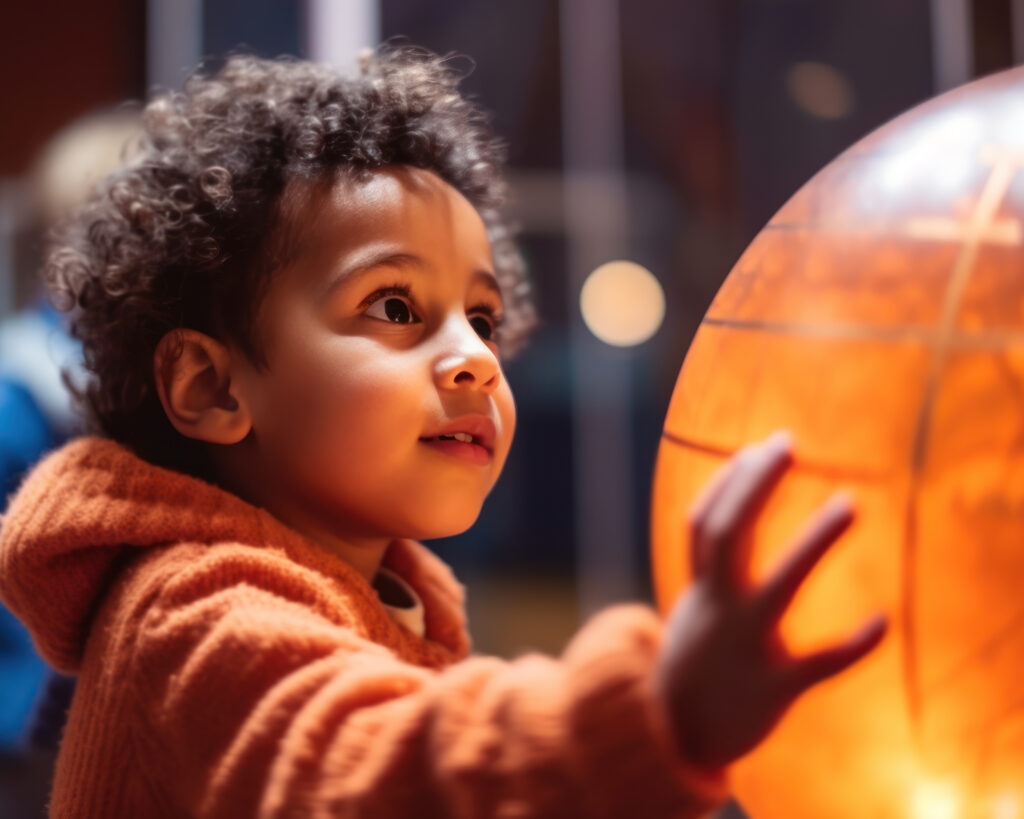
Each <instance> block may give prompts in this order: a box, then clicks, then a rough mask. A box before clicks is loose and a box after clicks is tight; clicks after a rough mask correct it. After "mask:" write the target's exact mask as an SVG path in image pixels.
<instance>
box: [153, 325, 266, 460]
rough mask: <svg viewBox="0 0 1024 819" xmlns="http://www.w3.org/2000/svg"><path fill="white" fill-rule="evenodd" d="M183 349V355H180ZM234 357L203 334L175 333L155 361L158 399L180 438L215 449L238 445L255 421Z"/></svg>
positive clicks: (163, 343)
mask: <svg viewBox="0 0 1024 819" xmlns="http://www.w3.org/2000/svg"><path fill="white" fill-rule="evenodd" d="M179 345H180V355H175V353H176V352H177V351H178V349H179ZM234 370H235V362H234V361H233V360H232V355H231V351H230V350H228V348H227V347H226V346H225V345H223V344H221V343H220V342H219V341H217V340H216V339H214V338H211V337H210V336H208V335H206V334H205V333H200V332H199V331H197V330H185V329H179V330H171V331H170V332H169V333H167V335H165V336H164V337H163V338H162V339H160V343H159V344H158V345H157V348H156V353H155V354H154V356H153V374H154V376H155V379H156V389H157V393H158V394H159V395H160V403H161V404H163V407H164V412H165V413H167V418H168V420H170V422H171V424H172V425H173V426H174V428H175V429H176V430H178V432H180V433H181V434H182V435H186V436H188V437H189V438H196V439H197V440H200V441H208V442H209V443H212V444H236V443H238V442H239V441H241V440H242V439H243V438H244V437H245V436H246V435H248V434H249V429H250V428H251V427H252V419H251V416H250V414H249V408H248V406H247V402H246V400H245V396H244V395H243V394H242V390H241V389H240V388H239V387H240V384H239V380H238V379H237V378H233V376H234V375H235V373H234Z"/></svg>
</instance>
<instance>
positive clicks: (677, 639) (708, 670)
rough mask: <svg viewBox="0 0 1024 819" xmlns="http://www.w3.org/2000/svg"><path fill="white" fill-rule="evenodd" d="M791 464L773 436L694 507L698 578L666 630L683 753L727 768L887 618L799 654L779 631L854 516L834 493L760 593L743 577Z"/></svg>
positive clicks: (671, 706) (664, 682)
mask: <svg viewBox="0 0 1024 819" xmlns="http://www.w3.org/2000/svg"><path fill="white" fill-rule="evenodd" d="M790 461H791V455H790V440H789V437H788V435H786V434H784V433H776V434H775V435H773V436H772V437H770V438H769V439H768V440H767V441H765V442H764V443H761V444H758V445H753V446H750V447H747V448H746V449H744V450H743V451H742V452H740V453H739V454H738V455H737V456H736V457H734V458H733V459H732V460H731V461H730V462H729V463H728V464H726V465H725V466H724V467H723V468H722V469H720V470H719V472H718V473H717V474H716V475H715V477H714V478H712V480H711V481H710V482H709V483H708V485H707V487H706V488H705V489H704V490H703V492H702V494H701V496H700V497H699V498H698V499H697V501H695V503H694V505H693V507H692V508H691V512H690V527H691V543H692V546H693V554H692V558H693V567H694V583H693V585H692V586H691V588H690V589H689V591H688V592H687V593H686V595H685V596H684V597H683V598H682V599H681V600H680V601H679V602H678V603H677V604H676V606H675V608H674V609H673V611H672V612H671V614H670V615H669V619H668V623H667V625H666V632H665V642H664V647H663V649H662V654H661V657H660V659H659V662H658V666H657V668H656V669H655V685H656V688H657V691H658V693H659V695H660V697H661V698H662V700H663V702H664V705H665V708H666V710H667V713H668V716H669V722H670V725H671V728H672V733H673V735H674V737H675V739H676V742H677V744H678V747H679V750H680V752H681V754H682V756H683V758H684V759H685V760H686V761H687V762H690V763H691V764H695V765H697V766H701V767H708V768H716V767H719V766H722V765H725V764H727V763H729V762H731V761H733V760H734V759H736V758H737V757H739V756H742V755H743V754H744V753H746V752H747V751H749V750H751V749H752V748H753V747H754V746H755V745H757V744H758V743H759V742H760V741H761V740H762V739H764V737H765V736H767V734H768V733H769V731H771V729H772V727H773V726H774V725H775V723H776V722H777V721H778V719H779V718H780V717H781V716H782V714H783V712H785V710H786V709H787V708H788V707H789V705H790V704H791V703H792V702H793V701H794V700H795V699H796V698H797V697H799V696H800V695H801V694H802V693H803V692H804V691H806V690H807V689H808V688H810V687H811V686H812V685H814V684H815V683H817V682H820V681H822V680H824V679H826V678H828V677H831V676H832V675H834V674H838V673H839V672H840V671H842V670H843V669H845V668H846V667H847V666H849V665H851V664H852V663H854V662H856V661H857V660H859V659H860V658H861V657H863V656H864V655H865V654H867V653H868V652H869V651H871V649H873V648H874V647H875V646H876V645H878V643H879V642H880V641H881V639H882V636H883V634H884V633H885V628H886V621H885V619H884V617H881V616H879V617H877V618H874V619H872V620H871V621H870V622H868V623H867V624H865V625H864V626H863V627H862V628H861V629H860V630H859V631H858V632H857V633H856V634H854V635H853V636H852V637H850V638H849V639H847V640H846V641H845V642H843V643H840V644H838V645H835V646H832V647H829V648H827V649H825V650H823V651H820V652H817V653H815V654H812V655H810V656H806V657H793V656H791V655H790V654H789V653H788V652H787V651H786V649H785V647H784V646H783V645H782V643H781V640H780V639H779V635H778V632H777V624H778V621H779V619H780V618H781V616H782V615H783V613H784V612H785V611H786V608H787V606H788V605H789V603H790V601H791V600H792V599H793V596H794V594H795V593H796V591H797V589H798V588H799V587H800V584H801V583H802V582H803V580H804V578H805V577H807V575H808V573H809V572H810V571H811V569H812V568H813V567H814V565H815V564H816V563H817V562H818V560H819V559H820V558H821V556H822V555H824V554H825V552H826V551H827V550H828V548H829V547H830V546H831V545H832V543H834V542H835V540H836V538H838V537H839V535H840V534H841V533H842V532H843V531H844V530H845V529H846V528H847V526H849V524H850V522H851V521H852V520H853V509H852V507H851V505H850V501H849V500H848V499H847V498H846V497H845V496H844V495H843V494H841V493H840V494H837V495H836V496H834V497H832V498H831V499H830V500H829V502H828V503H826V504H825V505H824V506H823V507H822V508H821V509H820V510H819V511H818V512H817V513H816V514H815V515H814V517H813V518H812V519H811V520H810V521H809V523H808V525H807V527H806V528H805V529H804V531H803V532H802V533H801V534H800V535H799V536H798V537H797V539H796V541H795V544H794V546H793V548H792V549H791V551H790V552H789V553H788V555H787V556H786V558H785V559H784V560H783V562H782V565H781V566H780V568H779V569H778V570H777V571H776V573H775V574H774V576H772V577H771V578H770V579H769V580H768V581H767V582H766V583H765V584H764V585H763V586H761V587H759V588H751V587H750V584H749V581H748V580H747V563H748V561H749V535H750V530H751V528H752V525H753V522H754V519H755V517H756V516H757V513H758V511H759V509H760V507H761V506H762V504H763V503H764V501H765V499H766V498H767V496H768V494H769V493H770V492H771V489H772V487H773V486H774V485H775V484H776V483H777V482H778V480H779V478H780V477H781V476H782V473H783V472H784V471H785V469H786V467H787V466H788V465H789V463H790Z"/></svg>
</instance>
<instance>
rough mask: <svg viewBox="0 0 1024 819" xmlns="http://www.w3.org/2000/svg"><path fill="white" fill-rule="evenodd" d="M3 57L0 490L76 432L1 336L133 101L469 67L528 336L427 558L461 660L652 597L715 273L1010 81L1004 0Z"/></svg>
mask: <svg viewBox="0 0 1024 819" xmlns="http://www.w3.org/2000/svg"><path fill="white" fill-rule="evenodd" d="M0 32H2V33H0V71H2V76H3V77H4V82H3V83H2V85H0V122H2V126H0V319H2V321H0V377H2V378H4V379H6V380H7V381H9V382H10V384H12V385H14V386H11V387H10V388H9V391H8V393H4V392H3V391H2V390H0V410H3V412H4V413H6V415H3V414H0V418H4V417H6V418H11V419H15V420H13V421H10V422H4V423H5V424H6V428H5V429H4V430H0V443H2V444H3V447H5V450H4V452H3V453H2V454H0V458H3V459H4V460H3V462H2V464H0V465H2V466H3V467H4V468H5V469H6V470H7V472H6V473H5V474H4V475H3V476H2V479H3V480H5V481H7V491H10V490H11V489H13V487H14V486H15V485H16V483H17V480H18V478H19V477H20V474H21V472H23V469H24V468H25V467H26V466H27V465H28V463H29V462H30V461H31V460H32V458H34V457H35V456H36V455H37V454H38V453H39V452H41V451H43V450H45V449H46V448H47V447H48V446H52V445H54V444H56V443H58V442H59V441H60V440H62V438H64V437H66V436H67V435H68V434H72V433H73V426H72V425H71V424H70V422H69V420H68V419H67V417H66V407H63V408H62V407H61V406H60V401H59V399H57V398H55V397H54V396H53V395H52V392H53V389H54V384H55V383H56V382H54V381H53V379H52V377H49V376H47V378H49V381H48V385H49V386H47V385H46V384H44V385H43V386H42V387H38V386H33V384H32V383H27V382H33V381H46V380H47V378H42V377H41V376H40V373H41V372H42V371H43V370H45V369H47V367H49V368H50V369H52V370H55V366H54V362H62V361H67V360H71V358H73V349H70V350H69V349H67V348H66V347H64V346H60V345H55V344H54V343H53V342H52V337H53V333H52V332H51V333H50V334H49V335H46V334H44V335H43V336H42V338H44V339H50V341H44V342H43V343H41V344H36V345H35V347H33V348H32V349H27V348H26V346H25V343H24V338H25V335H24V334H22V336H20V338H21V339H22V342H21V343H14V342H5V338H6V336H5V332H4V330H5V328H9V327H11V326H19V327H20V326H22V324H23V323H24V322H23V320H24V319H25V316H26V315H33V314H45V309H44V308H41V307H40V304H39V301H38V291H37V287H36V283H35V278H34V277H35V273H36V270H37V267H38V263H39V260H40V258H41V252H42V235H43V232H44V230H45V226H46V225H47V224H48V223H49V222H50V221H52V219H54V218H57V217H58V216H59V213H60V211H61V208H63V207H66V206H67V205H68V204H70V203H72V202H74V201H76V199H77V198H79V197H81V196H82V195H83V194H82V193H81V191H82V190H84V187H83V186H86V185H87V184H88V183H89V182H91V181H92V180H93V179H94V177H95V176H96V175H97V174H99V173H102V172H104V171H105V170H106V169H107V167H108V165H109V163H110V162H113V161H116V150H115V151H114V154H113V156H114V158H113V159H112V158H109V157H110V156H111V154H110V150H109V145H110V144H111V143H112V142H113V143H114V144H115V148H116V145H119V144H120V143H121V142H123V141H124V137H125V134H126V133H128V132H130V130H131V128H132V127H134V125H133V117H134V112H135V111H137V110H138V106H139V105H140V104H141V103H142V102H143V101H144V100H145V99H146V98H147V96H148V95H149V94H151V93H152V91H153V90H154V89H161V88H172V87H178V86H180V84H181V82H182V80H183V79H184V77H185V76H186V73H187V72H188V70H189V69H191V68H193V67H194V66H195V65H196V64H197V63H198V62H199V60H200V59H202V58H210V59H211V60H212V61H214V62H215V61H216V60H217V59H218V57H219V56H221V55H223V54H225V53H226V52H228V51H230V50H233V49H237V48H242V49H245V50H248V51H250V52H255V53H257V54H260V55H263V56H276V55H280V54H291V55H296V56H300V57H305V58H309V59H313V60H316V61H322V62H330V63H334V64H337V65H338V66H340V67H342V68H345V69H346V70H347V69H349V68H350V67H351V65H352V61H353V58H354V56H355V54H356V53H357V52H358V51H359V50H360V49H362V48H364V47H367V46H372V45H374V44H376V43H379V42H381V41H383V40H386V39H389V38H392V37H403V38H405V39H406V40H408V41H409V42H412V43H415V44H419V45H423V46H426V47H428V48H430V49H432V50H434V51H436V52H439V53H449V52H452V53H455V54H459V55H466V58H468V59H463V60H462V62H463V63H464V64H465V65H467V66H469V65H471V64H475V67H474V68H473V70H472V73H471V74H470V75H469V77H468V78H467V79H466V81H465V82H464V85H463V88H464V89H465V90H466V91H468V92H469V93H470V94H471V95H473V96H474V97H475V98H476V99H477V100H478V102H479V103H480V104H481V105H482V106H483V107H485V108H486V109H488V110H489V111H491V112H492V113H493V118H494V124H495V127H496V129H497V131H498V132H499V134H501V135H502V136H503V137H504V139H505V140H506V141H507V143H508V159H509V178H510V182H511V186H512V192H513V202H512V205H511V210H512V214H513V216H514V220H515V221H516V222H517V224H518V225H519V228H520V231H521V247H522V252H523V254H524V257H525V259H526V261H527V264H528V268H529V275H530V279H531V281H532V285H533V288H534V292H535V297H536V301H537V306H538V309H539V313H540V317H541V326H540V328H539V329H538V331H537V332H536V334H535V335H534V337H533V339H532V341H531V343H530V344H529V346H528V347H527V348H526V349H525V350H524V352H523V353H521V354H520V355H519V357H518V358H516V359H515V360H513V361H510V362H508V364H507V374H508V378H509V380H510V382H511V383H512V386H513V389H514V391H515V394H516V397H517V404H518V409H519V427H518V434H517V438H516V442H515V445H514V447H513V451H512V455H511V457H510V459H509V462H508V465H507V467H506V470H505V474H504V475H503V477H502V479H501V481H500V482H499V484H498V486H497V488H496V489H495V490H494V492H493V494H492V496H491V499H490V500H489V502H488V504H487V505H486V506H485V508H484V511H483V514H482V515H481V518H480V520H479V522H478V523H477V525H476V526H475V527H474V528H473V529H472V530H471V531H470V532H468V533H466V534H465V535H462V536H459V537H457V538H451V539H448V540H446V541H438V542H436V543H435V544H433V545H434V547H435V548H436V549H437V551H438V552H439V553H440V554H441V556H442V557H443V558H444V559H445V560H447V561H448V562H449V563H450V564H451V565H452V566H453V568H454V569H455V572H456V574H457V575H458V576H459V577H460V579H461V580H462V581H463V582H464V583H465V584H466V585H467V586H468V602H469V609H470V623H471V625H472V631H473V635H474V639H475V647H476V649H477V650H478V651H480V652H487V653H497V654H500V655H503V656H514V655H516V654H519V653H522V652H523V651H527V650H535V649H536V650H543V651H548V652H557V651H560V650H561V648H562V647H563V645H564V644H565V642H566V640H567V639H568V638H569V637H570V636H571V635H572V634H573V633H574V632H575V630H576V629H577V628H578V627H579V625H580V624H581V623H582V621H583V620H584V619H585V618H586V617H588V616H589V615H590V614H592V613H593V612H594V611H596V610H597V609H599V608H601V607H603V606H605V605H608V604H610V603H614V602H620V601H627V600H644V601H650V600H651V591H650V589H651V584H650V581H649V577H648V572H649V560H648V546H647V542H648V541H647V538H648V511H649V510H648V503H649V493H650V486H651V477H652V473H653V468H654V460H655V455H656V452H657V446H658V442H659V436H660V430H661V424H662V420H663V416H664V413H665V410H666V408H667V405H668V400H669V396H670V394H671V390H672V387H673V384H674V382H675V378H676V374H677V372H678V370H679V367H680V365H681V363H682V361H683V357H684V355H685V352H686V349H687V345H688V344H689V342H690V339H691V337H692V335H693V334H694V332H695V330H696V327H697V324H698V323H699V321H700V319H701V317H702V316H703V313H704V311H705V310H706V308H707V306H708V305H709V303H710V301H711V299H712V297H713V296H714V294H715V292H716V290H717V288H718V287H719V285H720V284H721V282H722V280H723V279H724V278H725V276H726V274H727V273H728V272H729V269H730V267H731V266H732V264H733V262H734V261H735V260H736V259H737V258H738V257H739V255H740V253H741V251H742V250H743V248H744V247H745V246H746V244H747V243H748V242H749V241H750V240H751V239H752V238H753V237H754V235H755V234H756V233H757V231H758V230H759V229H760V227H761V226H762V225H763V224H764V223H765V222H766V221H767V220H768V219H769V217H770V216H771V215H772V213H773V212H774V211H775V210H777V209H778V208H779V207H780V206H781V205H782V204H783V203H784V202H785V201H786V199H787V198H788V197H789V196H790V195H791V194H792V193H794V192H795V191H796V190H797V189H798V188H799V187H800V186H801V185H802V184H803V183H804V182H805V181H807V180H808V179H809V178H810V177H811V176H812V175H813V174H814V173H815V172H816V171H817V170H818V169H820V168H821V167H823V166H824V165H825V164H827V162H828V161H829V160H831V159H832V158H833V157H834V156H836V155H837V154H838V153H839V152H840V151H842V150H843V149H844V148H845V147H847V146H849V145H851V144H852V143H853V142H855V141H856V140H858V139H859V138H860V137H862V136H863V135H865V134H866V133H867V132H869V131H870V130H872V129H874V128H875V127H877V126H878V125H881V124H882V123H884V122H885V121H887V120H888V119H890V118H892V117H893V116H895V115H896V114H899V113H900V112H902V111H903V110H905V109H907V108H909V107H911V106H913V105H914V104H916V103H918V102H921V101H922V100H924V99H926V98H928V97H930V96H932V95H933V94H935V93H938V92H940V91H943V90H945V89H947V88H951V87H953V86H955V85H958V84H960V83H962V82H965V81H967V80H968V79H971V78H972V77H975V76H979V75H981V74H985V73H989V72H992V71H996V70H999V69H1002V68H1005V67H1009V66H1010V65H1013V64H1016V63H1019V62H1024V0H973V2H972V0H857V2H852V1H851V2H843V3H839V2H828V3H824V2H819V1H818V0H629V2H628V3H627V2H624V0H517V2H514V3H501V2H497V0H494V1H493V2H490V1H489V0H305V1H304V2H303V1H302V0H89V2H88V3H82V2H73V0H33V2H31V3H5V4H4V5H3V10H2V11H0ZM125 101H129V102H130V103H134V105H132V104H128V105H127V106H126V105H123V103H125ZM111 112H113V113H111ZM97 116H99V118H100V119H101V120H102V127H101V128H100V129H99V131H100V134H101V135H100V136H99V137H98V138H96V139H95V140H94V141H93V142H89V140H88V139H86V138H85V137H82V136H81V133H82V127H81V126H82V124H83V122H85V123H86V124H89V123H95V122H96V119H97ZM83 117H86V119H85V120H83V119H82V118H83ZM72 123H74V124H75V130H74V131H70V132H69V131H68V130H67V129H68V126H69V125H71V124H72ZM86 130H88V129H86ZM69 133H74V134H76V135H77V136H75V137H74V138H73V139H71V140H70V142H71V147H70V148H68V147H67V145H66V144H65V143H67V142H68V139H69V138H68V134H69ZM62 145H64V147H63V148H61V146H62ZM58 149H60V150H58ZM37 317H38V316H37ZM44 318H45V321H48V322H50V325H47V326H51V327H54V326H57V322H58V321H59V320H57V319H55V318H54V317H53V316H48V315H45V316H44ZM19 322H22V324H19ZM7 335H11V334H10V333H8V334H7ZM58 347H59V349H57V348H58ZM40 350H42V351H43V352H44V353H45V355H43V358H44V359H45V361H41V360H40V359H39V358H38V355H37V354H38V353H39V352H40ZM47 362H49V364H47ZM51 375H52V374H51ZM19 378H20V379H21V381H18V379H19ZM18 384H20V385H21V386H20V387H19V386H17V385H18ZM19 389H20V390H21V391H20V392H18V390H19ZM46 389H49V390H50V394H49V396H47V395H46V394H45V390H46ZM41 390H42V391H41ZM5 402H6V403H5ZM19 402H20V403H19ZM47 402H50V404H47ZM51 404H52V406H50V405H51ZM9 406H14V407H15V408H17V407H21V408H22V409H23V410H24V409H25V408H28V409H29V410H31V409H32V407H34V408H35V409H36V410H40V411H42V412H41V414H40V413H37V415H39V417H44V416H45V418H46V420H47V421H48V422H52V423H50V424H49V426H47V425H45V424H42V423H41V422H39V421H33V420H32V418H34V417H36V416H33V415H32V413H31V412H28V411H27V410H26V412H27V414H26V415H24V419H23V420H17V419H19V418H22V416H19V415H18V414H17V412H13V413H12V412H10V411H9V410H8V407H9ZM62 413H65V415H62ZM44 427H45V428H44ZM0 649H3V651H2V656H0V705H3V706H4V707H6V708H7V709H8V711H9V713H7V714H6V715H3V714H0V751H2V754H3V757H2V759H3V760H4V761H5V764H4V765H3V766H2V770H0V776H2V778H0V815H3V816H8V817H19V816H38V815H42V807H41V806H42V800H43V798H44V795H45V789H46V783H47V781H48V777H49V767H48V765H49V764H50V761H51V760H52V746H53V744H54V743H53V738H52V737H51V738H50V739H47V738H45V737H43V738H42V739H39V738H37V740H36V741H32V742H30V741H28V739H27V737H28V731H29V726H28V724H27V722H28V720H29V717H28V716H27V715H28V714H29V712H30V711H31V710H32V707H33V703H35V707H36V708H38V705H39V697H40V694H39V690H40V689H41V688H42V687H43V683H42V681H43V679H44V676H45V669H44V668H43V667H42V665H41V663H39V661H38V660H36V659H34V658H33V657H32V656H31V649H30V647H29V645H28V643H27V642H26V639H25V637H24V634H22V633H20V632H19V630H18V627H17V626H16V625H15V624H11V623H7V624H5V625H4V627H3V629H2V630H0ZM723 815H728V816H740V815H741V813H740V811H739V809H738V808H736V807H732V808H729V809H727V810H726V812H725V813H724V814H723Z"/></svg>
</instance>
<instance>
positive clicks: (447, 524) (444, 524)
mask: <svg viewBox="0 0 1024 819" xmlns="http://www.w3.org/2000/svg"><path fill="white" fill-rule="evenodd" d="M478 517H480V510H479V509H477V510H475V511H474V512H473V513H472V514H461V515H446V516H445V517H444V518H443V519H439V520H431V521H424V522H423V524H422V526H420V527H417V533H416V534H414V535H409V537H410V538H412V539H413V540H437V539H438V538H443V537H454V536H455V535H461V534H462V533H463V532H465V531H466V530H467V529H469V528H470V527H471V526H472V525H473V524H474V523H476V519H477V518H478Z"/></svg>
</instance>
